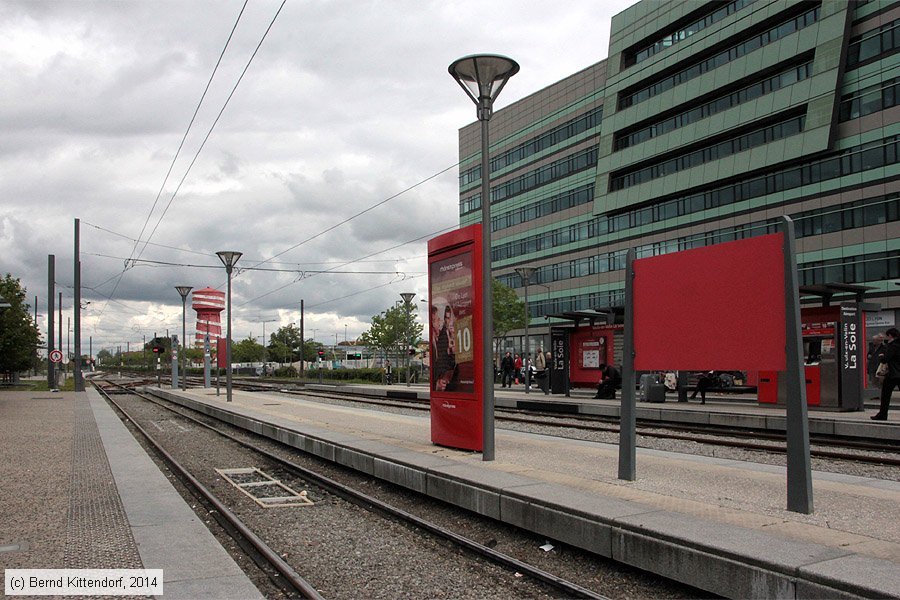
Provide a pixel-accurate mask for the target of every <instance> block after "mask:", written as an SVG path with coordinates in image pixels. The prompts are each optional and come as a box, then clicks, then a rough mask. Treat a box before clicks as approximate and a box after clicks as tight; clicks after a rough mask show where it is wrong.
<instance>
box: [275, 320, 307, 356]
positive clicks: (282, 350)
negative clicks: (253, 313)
mask: <svg viewBox="0 0 900 600" xmlns="http://www.w3.org/2000/svg"><path fill="white" fill-rule="evenodd" d="M301 341H302V340H301V339H300V329H299V328H297V327H296V326H294V324H293V323H291V324H290V325H287V326H286V327H280V328H279V329H278V331H276V332H275V333H273V334H271V335H270V336H269V344H268V348H269V356H271V357H272V359H273V360H278V361H280V362H294V361H297V360H300V348H301V346H302V344H301Z"/></svg>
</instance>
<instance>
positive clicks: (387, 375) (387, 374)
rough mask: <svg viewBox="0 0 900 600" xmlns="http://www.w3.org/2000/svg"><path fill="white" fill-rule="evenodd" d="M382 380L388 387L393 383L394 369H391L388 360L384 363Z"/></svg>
mask: <svg viewBox="0 0 900 600" xmlns="http://www.w3.org/2000/svg"><path fill="white" fill-rule="evenodd" d="M384 379H385V381H386V382H387V384H388V385H391V384H392V383H393V382H394V368H393V367H391V361H390V359H388V360H386V361H384Z"/></svg>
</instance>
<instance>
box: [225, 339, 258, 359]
mask: <svg viewBox="0 0 900 600" xmlns="http://www.w3.org/2000/svg"><path fill="white" fill-rule="evenodd" d="M265 357H266V349H265V348H263V346H262V344H258V343H257V342H256V340H254V339H253V338H252V337H248V338H247V339H245V340H241V341H240V342H238V343H236V344H235V343H234V342H232V344H231V361H232V362H236V363H251V362H263V361H264V360H265Z"/></svg>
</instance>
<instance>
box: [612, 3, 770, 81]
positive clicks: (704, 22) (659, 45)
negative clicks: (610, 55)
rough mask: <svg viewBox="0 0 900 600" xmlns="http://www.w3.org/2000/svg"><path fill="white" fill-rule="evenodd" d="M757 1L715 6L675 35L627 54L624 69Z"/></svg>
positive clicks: (672, 34) (624, 58) (671, 34)
mask: <svg viewBox="0 0 900 600" xmlns="http://www.w3.org/2000/svg"><path fill="white" fill-rule="evenodd" d="M755 1H756V0H734V1H733V2H729V3H728V4H725V5H724V6H723V5H721V4H720V3H717V4H713V5H712V6H713V8H714V10H713V12H711V13H709V14H707V15H706V16H704V17H703V18H702V19H698V20H697V21H694V22H693V23H691V24H690V25H688V26H686V27H683V28H681V29H679V30H678V31H675V32H674V33H670V34H669V35H666V36H665V37H663V38H661V39H658V40H656V41H655V42H653V43H652V44H650V45H649V46H644V47H642V48H640V49H639V50H636V51H632V52H628V53H626V54H625V55H624V57H623V63H624V64H623V67H630V66H631V65H634V64H637V63H639V62H641V61H644V60H647V59H648V58H650V57H651V56H653V55H654V54H656V53H657V52H661V51H663V50H665V49H666V48H668V47H670V46H673V45H675V44H677V43H678V42H681V41H683V40H686V39H687V38H689V37H691V36H692V35H694V34H695V33H697V32H699V31H702V30H703V29H706V28H707V27H709V26H710V25H713V24H714V23H718V22H719V21H721V20H722V19H724V18H725V17H727V16H728V15H732V14H734V13H736V12H737V11H739V10H741V9H742V8H744V7H747V6H750V5H751V4H753V3H754V2H755ZM716 7H718V8H716Z"/></svg>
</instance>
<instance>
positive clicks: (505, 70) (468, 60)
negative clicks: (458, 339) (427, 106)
mask: <svg viewBox="0 0 900 600" xmlns="http://www.w3.org/2000/svg"><path fill="white" fill-rule="evenodd" d="M449 71H450V75H452V76H453V79H455V80H456V82H457V83H458V84H459V86H460V87H461V88H462V89H463V91H464V92H466V94H467V95H468V96H469V98H471V99H472V101H473V102H474V103H475V106H476V107H477V114H478V120H479V121H481V284H482V285H481V288H482V291H481V307H482V313H483V315H484V317H483V322H482V325H483V327H482V336H481V345H482V352H483V354H484V356H483V362H484V377H485V382H484V383H485V385H484V386H482V389H483V390H484V391H483V393H484V398H483V402H482V411H483V414H482V434H483V445H484V448H483V450H482V455H481V457H482V460H486V461H487V460H494V359H493V348H492V346H493V336H494V318H493V317H494V316H493V314H492V310H493V295H492V293H491V195H490V179H491V177H490V160H489V158H488V152H489V145H490V144H489V137H488V121H490V118H491V114H492V113H493V108H494V100H496V99H497V96H498V95H499V94H500V90H502V89H503V87H504V86H505V85H506V82H507V81H509V78H510V77H512V76H513V75H515V74H516V73H518V72H519V64H518V63H517V62H516V61H514V60H512V59H510V58H506V57H505V56H499V55H496V54H481V55H472V56H465V57H463V58H460V59H457V60H455V61H454V62H453V63H452V64H451V65H450V68H449Z"/></svg>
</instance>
